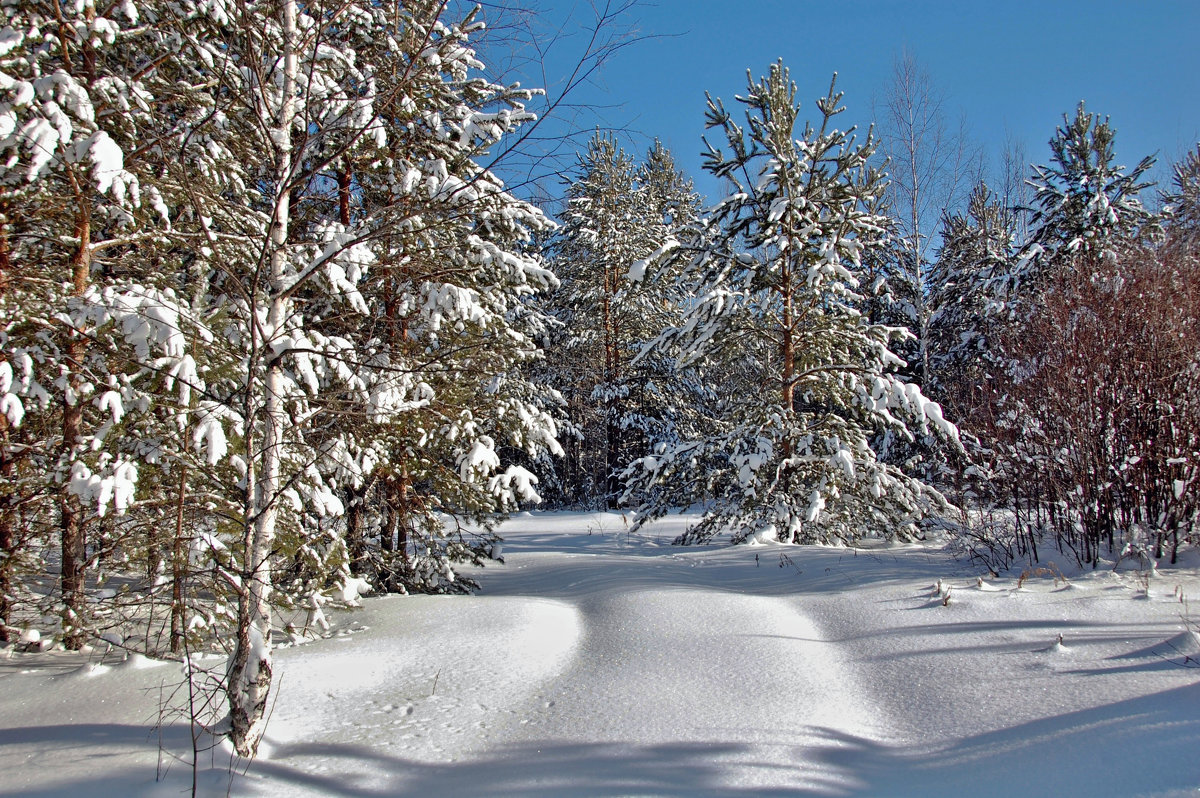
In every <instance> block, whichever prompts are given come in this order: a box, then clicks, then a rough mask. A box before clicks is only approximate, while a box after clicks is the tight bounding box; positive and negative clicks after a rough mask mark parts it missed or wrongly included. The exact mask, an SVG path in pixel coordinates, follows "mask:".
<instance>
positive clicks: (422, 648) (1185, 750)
mask: <svg viewBox="0 0 1200 798" xmlns="http://www.w3.org/2000/svg"><path fill="white" fill-rule="evenodd" d="M684 523H685V521H684V520H683V519H679V518H675V519H669V520H666V521H663V522H660V523H659V524H657V525H655V526H652V527H650V528H648V529H647V530H643V531H642V532H640V533H638V534H636V535H631V534H629V533H628V531H627V527H626V526H625V525H624V522H623V519H622V517H621V516H620V515H616V514H599V513H597V514H566V513H547V514H532V515H531V514H522V515H521V516H518V517H517V518H514V519H513V520H511V521H510V522H509V523H508V524H506V525H505V526H504V527H503V529H502V533H503V534H504V536H505V538H506V544H505V549H504V554H505V559H506V564H505V565H495V566H492V567H489V568H487V569H485V570H483V571H482V572H480V573H476V574H474V576H475V577H476V578H478V579H479V580H480V581H481V582H482V585H483V590H482V591H481V592H480V594H479V595H477V596H474V597H432V596H415V597H387V598H379V599H371V600H367V601H366V602H365V606H364V607H363V608H362V609H360V610H349V611H346V612H343V613H340V614H336V615H334V616H333V621H334V629H333V631H332V632H331V635H330V636H329V637H328V638H327V639H321V640H317V641H314V642H312V643H308V644H305V645H302V646H298V647H294V648H284V649H281V650H279V651H278V666H277V671H278V673H279V674H280V675H281V678H280V681H279V683H278V685H277V687H276V690H277V702H276V704H275V707H274V710H273V715H272V718H271V722H270V726H269V727H268V732H267V740H266V744H265V745H264V748H263V751H262V756H261V757H260V758H259V759H258V760H256V761H255V762H254V763H252V764H250V765H249V767H248V769H247V768H246V765H245V763H241V764H240V765H238V768H239V772H240V771H241V770H243V769H244V770H245V773H244V775H239V776H236V777H233V778H232V779H231V777H230V776H229V775H228V767H229V760H228V755H227V754H226V753H224V752H222V751H220V750H218V751H209V752H207V753H205V754H204V755H203V756H202V757H201V759H202V763H201V766H200V768H199V772H198V776H197V778H198V792H199V793H200V794H213V795H224V794H226V792H227V791H228V790H230V789H231V791H232V794H233V795H239V796H241V795H246V796H249V795H262V796H288V795H295V796H385V795H386V796H421V797H422V798H428V797H429V796H459V795H463V796H469V795H480V796H513V797H514V798H515V796H534V797H535V798H536V797H538V796H546V797H548V796H570V795H587V796H625V795H669V796H719V795H745V796H805V795H830V796H875V795H885V796H886V795H895V796H924V797H925V798H928V796H930V795H972V796H993V795H994V796H1006V795H1058V796H1070V795H1080V796H1139V795H1144V796H1183V795H1200V789H1197V788H1200V756H1197V752H1200V642H1198V641H1197V638H1196V636H1195V635H1193V634H1192V632H1191V630H1190V629H1189V623H1188V619H1189V618H1192V617H1194V618H1195V619H1196V620H1197V621H1200V612H1197V613H1196V615H1195V616H1192V615H1190V613H1189V606H1188V604H1187V597H1188V596H1189V595H1193V594H1194V595H1197V596H1200V558H1197V557H1192V558H1191V559H1190V560H1188V561H1185V562H1184V563H1183V564H1182V565H1181V566H1177V567H1173V568H1167V567H1165V566H1163V567H1162V568H1161V570H1159V571H1158V572H1157V573H1155V574H1153V575H1150V576H1149V578H1148V580H1147V579H1146V574H1145V573H1144V572H1139V571H1138V570H1137V569H1136V568H1133V567H1132V566H1131V567H1125V566H1124V565H1123V566H1122V568H1121V569H1120V570H1119V571H1117V572H1114V571H1113V570H1112V569H1111V568H1108V569H1102V570H1098V571H1095V572H1091V571H1089V572H1086V573H1078V574H1076V573H1074V572H1070V571H1069V572H1068V576H1069V577H1070V578H1069V581H1063V580H1061V579H1058V578H1057V575H1056V574H1055V573H1054V572H1053V571H1051V570H1050V569H1046V570H1045V571H1043V572H1042V573H1037V574H1031V575H1028V576H1027V577H1026V578H1025V579H1024V580H1022V579H1020V574H1019V573H1017V572H1014V573H1010V574H1004V575H1002V576H1000V577H997V578H992V577H990V576H985V578H984V579H982V580H981V579H980V578H979V576H980V574H981V573H982V572H981V571H980V570H979V569H978V568H973V567H971V566H969V565H967V564H966V563H963V562H959V561H956V560H954V559H953V558H952V557H950V556H949V555H947V554H946V553H944V552H943V551H940V550H938V549H935V548H927V547H923V546H912V545H910V546H883V545H879V546H872V547H869V548H858V549H848V548H828V547H802V546H783V545H758V546H739V547H727V546H707V547H696V548H679V547H673V546H671V545H669V544H670V540H671V539H672V538H673V537H674V536H675V535H676V534H678V533H679V532H680V531H681V530H682V528H683V525H684ZM1047 559H1054V558H1047ZM1059 564H1060V565H1062V564H1063V563H1062V561H1061V559H1060V560H1059ZM1147 587H1148V591H1147ZM947 592H948V594H949V599H948V600H947V599H946V595H947ZM1181 596H1182V599H1183V600H1182V601H1181ZM1060 636H1061V639H1060ZM113 659H114V658H113V657H112V656H111V655H110V657H109V658H108V660H106V661H111V660H113ZM97 661H98V655H93V656H92V658H91V659H90V660H89V661H88V662H87V663H84V664H83V665H81V662H82V660H81V659H80V658H79V655H68V654H65V653H62V652H49V653H46V654H39V655H32V654H19V653H14V652H12V651H9V652H7V654H3V653H0V795H33V796H48V795H73V794H78V793H83V792H87V793H88V794H89V795H92V796H107V795H112V796H125V795H148V796H170V795H179V794H183V793H186V792H188V791H189V790H190V789H191V784H192V782H191V779H192V771H191V769H190V767H189V766H188V764H187V762H189V761H190V740H189V737H188V732H187V726H186V725H179V724H174V725H168V726H167V728H165V729H163V730H162V731H161V732H160V731H157V730H155V729H154V725H155V720H156V718H157V716H158V713H159V710H158V707H159V706H160V703H162V701H163V698H164V696H165V695H166V694H167V692H168V691H169V690H170V689H171V686H172V685H173V684H175V683H177V682H178V681H179V674H180V666H179V665H178V664H161V663H159V664H156V663H151V662H147V661H145V660H140V659H136V658H135V659H133V660H130V661H127V662H122V663H116V664H112V665H108V664H100V665H96V664H95V663H96V662H97ZM218 666H219V663H218ZM201 742H202V743H203V741H201ZM173 757H174V758H173ZM163 770H165V771H166V775H165V776H164V777H162V778H161V779H159V780H157V781H156V778H157V776H158V774H159V772H160V771H163Z"/></svg>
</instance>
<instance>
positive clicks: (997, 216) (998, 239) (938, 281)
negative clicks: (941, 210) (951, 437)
mask: <svg viewBox="0 0 1200 798" xmlns="http://www.w3.org/2000/svg"><path fill="white" fill-rule="evenodd" d="M1011 218H1012V215H1011V214H1010V213H1009V212H1008V211H1007V209H1006V208H1004V207H1003V206H1002V205H1001V203H1000V202H999V200H998V198H997V197H996V196H995V195H994V194H993V193H992V192H991V190H990V189H989V188H988V187H987V185H986V184H985V183H979V184H978V185H977V186H976V187H975V189H974V190H973V191H972V192H971V197H970V199H969V200H968V201H967V208H966V211H965V212H964V213H953V214H947V215H946V216H944V217H943V219H942V232H941V238H942V246H941V249H940V250H939V252H938V256H937V261H936V263H935V265H934V270H933V274H932V277H933V280H932V284H933V286H934V290H933V293H932V295H931V296H930V298H929V306H930V308H931V313H932V315H931V317H930V322H929V335H930V340H929V353H930V365H931V367H932V368H931V375H932V378H933V383H932V384H931V385H930V386H929V389H928V393H929V394H930V395H931V396H933V397H934V398H936V399H938V401H939V402H941V403H942V405H943V406H944V407H945V408H946V409H947V410H948V411H949V412H950V414H951V416H952V417H953V418H954V419H956V420H958V422H959V424H960V425H961V424H962V419H964V418H966V417H967V416H968V415H970V414H971V413H972V411H973V410H977V409H981V408H982V406H983V405H985V404H987V402H986V401H985V397H986V396H987V394H988V391H989V389H988V383H989V381H990V379H991V371H992V370H993V369H994V368H995V367H996V363H995V362H994V360H995V357H996V356H997V352H996V351H995V350H996V347H997V345H998V342H997V341H996V340H995V336H994V334H993V331H992V327H993V324H994V323H995V320H994V318H993V317H994V315H995V313H996V307H997V304H998V303H997V297H996V291H997V288H998V285H999V282H1000V280H1002V278H1003V277H1004V275H1006V274H1007V273H1008V270H1009V268H1010V267H1011V265H1012V262H1013V255H1014V235H1013V232H1012V230H1010V229H1009V226H1008V223H1009V220H1010V219H1011Z"/></svg>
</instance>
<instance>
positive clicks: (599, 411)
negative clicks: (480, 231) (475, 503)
mask: <svg viewBox="0 0 1200 798" xmlns="http://www.w3.org/2000/svg"><path fill="white" fill-rule="evenodd" d="M567 200H568V201H567V209H566V211H565V213H564V215H563V216H564V224H563V227H562V230H561V231H560V232H559V234H558V235H557V236H555V238H554V239H553V241H552V244H551V250H550V251H551V256H552V265H553V267H554V270H555V272H556V274H557V276H558V277H559V279H560V280H561V281H562V287H561V288H560V289H559V290H558V292H556V293H555V294H554V295H553V297H551V298H550V300H549V302H548V306H549V307H550V309H551V312H552V314H553V315H554V316H555V317H556V318H557V319H558V321H559V322H560V324H561V333H560V337H559V341H560V343H559V345H558V347H557V348H556V349H552V351H551V353H550V359H551V362H550V364H549V369H548V371H549V376H550V378H551V380H552V381H553V383H554V384H555V385H557V386H558V387H559V388H560V390H561V391H562V393H563V395H564V397H565V399H566V403H567V413H568V420H569V421H568V424H569V425H568V431H569V434H570V435H572V436H573V437H574V442H573V443H572V444H571V445H569V446H568V456H567V462H566V463H565V468H566V471H567V473H565V474H564V479H563V484H564V485H565V486H566V488H567V495H568V496H569V497H571V498H573V499H574V500H581V499H586V498H589V497H592V496H594V497H598V498H602V500H603V502H604V504H605V505H606V506H608V507H610V508H611V507H616V506H617V502H618V499H619V497H620V495H621V493H622V491H623V487H622V486H621V484H620V472H621V470H622V469H623V468H624V467H625V465H626V464H627V463H628V462H629V460H630V459H632V458H633V457H634V456H636V455H637V454H639V453H640V452H641V451H642V450H643V449H644V447H645V445H646V441H647V439H648V436H649V437H653V436H655V435H657V434H661V431H662V430H661V424H662V423H663V419H662V417H661V410H660V408H662V407H664V406H666V405H667V403H666V402H665V401H664V398H665V394H666V393H667V392H669V391H671V390H672V386H671V381H670V379H668V378H667V375H665V374H663V373H662V369H661V365H662V364H661V363H657V362H656V361H655V360H654V359H653V358H647V359H643V360H641V361H638V362H636V363H635V362H634V358H635V356H636V355H637V354H638V352H639V351H640V349H641V347H642V346H643V344H645V343H646V342H647V341H648V340H650V339H652V338H653V337H654V336H655V335H657V334H658V332H659V331H660V330H661V329H662V328H663V327H665V326H668V324H670V323H671V321H672V320H673V319H674V318H675V317H677V316H678V314H679V313H680V312H681V308H682V303H683V298H682V297H681V296H679V295H678V293H677V286H676V283H675V281H674V280H673V279H671V275H669V274H668V275H664V274H657V275H655V278H654V279H652V280H646V279H643V272H644V267H643V266H641V265H640V264H641V262H642V261H643V260H644V259H646V258H648V257H650V256H651V255H653V254H654V252H655V251H656V250H657V249H659V248H662V247H663V246H664V245H667V246H669V245H670V244H669V242H672V241H673V240H674V236H675V234H676V232H677V231H678V230H680V229H682V228H683V227H685V226H686V225H688V224H690V223H692V222H693V221H694V219H695V216H696V213H697V204H698V199H697V196H696V194H695V192H694V190H693V189H692V186H691V182H690V181H688V180H687V179H686V178H685V177H684V176H683V175H681V174H680V173H679V171H678V170H677V169H676V168H675V163H674V161H673V159H672V158H671V156H670V153H668V152H667V150H666V149H665V148H664V147H662V145H661V144H659V143H655V145H654V147H653V148H652V149H651V150H650V151H649V153H648V155H647V157H646V160H645V162H644V163H642V164H640V165H639V164H638V163H636V162H635V161H634V159H633V158H632V157H631V156H630V155H628V154H627V153H625V152H624V151H623V150H622V149H621V148H620V147H618V146H617V144H616V141H615V140H614V139H613V138H612V137H611V136H609V135H606V134H601V133H597V134H596V136H595V137H593V139H592V141H591V142H590V143H589V145H588V149H587V151H586V152H585V153H584V154H583V155H582V156H581V157H580V163H579V168H578V176H577V177H576V178H575V179H574V180H572V181H571V183H570V184H569V186H568V189H567ZM673 292H675V293H673Z"/></svg>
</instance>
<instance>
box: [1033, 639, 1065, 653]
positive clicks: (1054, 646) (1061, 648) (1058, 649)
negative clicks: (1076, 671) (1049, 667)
mask: <svg viewBox="0 0 1200 798" xmlns="http://www.w3.org/2000/svg"><path fill="white" fill-rule="evenodd" d="M1038 650H1039V651H1044V652H1046V653H1048V654H1070V653H1072V651H1071V647H1070V646H1068V645H1067V644H1066V643H1064V642H1063V636H1062V635H1059V636H1058V639H1057V640H1055V641H1054V642H1053V643H1051V644H1050V645H1049V646H1048V647H1047V648H1042V649H1038Z"/></svg>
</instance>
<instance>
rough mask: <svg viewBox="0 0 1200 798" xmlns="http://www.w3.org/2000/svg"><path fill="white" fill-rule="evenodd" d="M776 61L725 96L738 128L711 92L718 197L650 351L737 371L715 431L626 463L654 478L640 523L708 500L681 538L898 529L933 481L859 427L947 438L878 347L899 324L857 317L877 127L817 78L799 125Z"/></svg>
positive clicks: (821, 537)
mask: <svg viewBox="0 0 1200 798" xmlns="http://www.w3.org/2000/svg"><path fill="white" fill-rule="evenodd" d="M795 94H796V88H795V84H793V83H792V82H791V80H790V78H789V74H788V71H787V70H786V69H785V68H784V67H783V65H782V63H776V64H774V65H772V67H771V69H770V72H769V73H768V75H767V77H766V78H763V79H761V80H760V81H759V82H757V83H756V82H754V81H753V79H750V80H749V86H748V90H747V93H746V95H745V96H744V97H739V98H738V100H739V101H740V102H741V103H742V104H743V105H745V106H746V112H745V120H746V121H745V127H744V128H743V126H742V125H740V124H739V123H738V122H736V121H735V120H734V119H733V116H732V115H731V114H730V113H729V112H728V111H726V110H725V108H724V106H723V105H722V104H721V102H720V101H719V100H714V99H712V98H709V102H708V110H707V127H709V128H710V129H717V130H719V131H720V132H721V134H723V135H724V137H725V139H726V143H727V145H728V152H724V151H722V150H719V149H717V148H715V147H713V146H712V145H711V144H710V145H709V153H708V159H707V162H706V164H705V168H706V169H707V170H708V171H710V172H711V173H712V174H713V175H715V176H716V177H718V178H721V179H724V180H727V181H728V184H729V185H730V194H729V196H728V197H727V198H726V199H725V200H723V201H722V202H721V203H719V204H718V205H717V206H716V207H715V208H714V209H713V210H712V211H711V214H710V216H709V218H708V219H707V220H706V222H705V224H706V226H707V227H708V233H707V235H705V236H703V237H702V238H701V239H700V240H701V241H704V242H705V243H704V244H703V245H702V246H699V247H698V248H697V251H695V252H694V253H692V257H691V259H690V262H689V263H688V265H687V266H686V271H685V276H684V279H685V280H686V281H687V284H688V288H689V290H690V291H691V292H692V295H693V296H694V297H695V299H694V301H693V303H692V304H691V306H690V307H689V308H688V309H687V313H686V316H685V318H684V320H683V322H682V323H681V324H679V325H677V326H674V327H672V328H670V329H668V330H666V331H665V332H664V333H663V334H662V335H661V336H660V337H659V338H658V340H657V342H656V347H658V348H666V349H668V350H669V351H671V352H672V353H674V354H675V355H676V356H677V358H678V360H679V362H680V363H681V364H684V365H687V364H694V365H695V366H697V367H698V368H699V369H701V370H708V369H709V368H710V367H717V368H726V369H733V370H735V371H737V372H740V373H741V376H742V379H743V380H745V382H744V383H741V384H739V385H737V386H729V385H726V386H724V387H723V390H722V397H723V401H722V402H721V403H720V404H719V405H718V406H717V407H716V414H717V417H716V418H715V419H714V420H713V421H714V423H713V424H712V428H711V429H712V432H711V434H710V435H709V436H707V437H703V438H693V439H689V440H681V441H678V442H676V443H673V444H662V445H659V446H658V447H656V449H655V450H654V452H653V453H652V454H650V455H647V456H646V457H643V458H641V459H640V460H638V461H636V462H635V463H634V464H632V465H631V466H630V467H629V469H628V470H627V472H626V477H627V479H628V480H629V482H630V484H631V485H633V486H635V487H636V486H639V485H646V486H650V485H655V484H658V485H660V486H665V489H663V490H659V491H656V492H653V493H651V494H650V495H651V499H650V501H648V502H647V504H646V505H644V506H643V507H642V508H641V509H640V512H639V515H638V519H639V523H640V522H644V521H645V520H647V519H649V518H652V517H655V516H659V515H662V514H663V513H665V512H666V511H667V510H668V509H669V508H670V506H671V505H672V504H673V505H674V506H678V505H679V504H686V503H688V502H692V501H706V502H707V512H706V514H705V516H704V518H703V519H702V520H701V521H700V522H699V523H698V524H697V525H696V526H694V527H693V528H691V529H689V530H688V531H687V532H686V533H685V534H684V535H682V536H681V538H680V542H693V541H703V540H708V539H711V538H712V537H713V536H715V535H717V534H718V533H720V532H722V531H729V532H731V533H732V536H733V539H734V540H735V541H740V540H745V539H747V538H749V537H751V536H763V537H770V538H772V539H779V540H785V541H799V542H811V541H832V540H844V541H852V540H857V539H859V538H860V537H863V536H873V535H880V536H887V537H894V536H900V537H903V536H908V535H913V534H916V527H915V524H916V523H917V521H919V520H920V519H921V518H922V517H923V516H924V515H925V514H926V513H927V512H929V511H930V510H931V509H932V508H934V507H936V506H939V505H941V504H942V500H941V497H940V495H939V494H938V493H937V492H936V491H934V490H933V489H931V488H929V487H927V486H926V485H924V484H923V483H921V482H920V481H918V480H916V479H913V478H911V477H909V476H906V475H905V474H904V473H902V472H901V471H900V470H899V469H898V468H896V467H894V466H891V465H888V464H886V463H883V462H881V461H880V460H879V458H878V457H877V456H876V453H875V452H874V451H873V450H872V449H871V446H870V438H871V435H872V434H873V433H874V432H875V431H877V430H880V429H884V428H891V429H894V430H896V431H897V432H898V433H899V434H901V435H910V434H911V429H910V427H909V426H908V423H909V422H912V423H915V424H916V425H918V426H919V427H921V428H926V427H927V426H928V425H934V426H937V427H938V428H939V429H940V430H941V432H942V433H944V434H946V435H950V436H953V435H955V432H956V431H955V429H954V428H953V426H952V425H950V424H948V423H946V422H945V421H944V420H943V419H942V416H941V412H940V408H939V407H938V406H937V405H936V404H935V403H933V402H930V401H929V400H927V399H926V398H925V397H924V396H923V395H922V394H921V392H920V390H919V389H918V388H917V387H916V386H915V385H911V384H907V383H905V382H904V381H903V380H902V379H900V378H899V377H897V376H896V374H895V373H894V372H895V369H896V368H897V367H898V366H900V365H902V364H903V362H902V361H900V360H899V358H897V357H896V356H895V355H893V354H892V353H891V351H890V350H889V349H888V344H889V342H890V341H891V340H893V339H894V338H896V337H898V336H902V335H904V331H902V330H897V329H895V328H890V327H887V326H884V325H881V324H872V323H870V322H869V321H868V320H867V319H866V318H865V317H864V316H863V314H862V313H860V312H859V311H858V310H856V309H855V307H854V304H855V303H856V302H858V301H859V299H860V297H859V295H858V294H856V293H855V289H856V288H857V287H858V282H857V280H856V279H855V277H854V274H853V270H854V269H856V268H857V267H858V266H859V264H860V263H861V260H862V256H863V252H864V251H865V250H866V249H868V248H869V247H871V246H874V245H876V244H877V243H878V242H879V239H880V237H881V234H882V232H883V228H884V221H883V220H882V219H880V218H878V217H877V216H876V215H875V214H873V213H872V212H871V210H870V207H871V204H872V201H873V200H874V198H875V197H877V196H878V194H879V193H880V192H881V191H882V189H883V177H882V175H880V174H879V173H878V172H877V171H876V170H874V169H873V168H872V167H871V166H870V163H869V161H870V157H871V154H872V152H873V150H874V141H873V140H872V138H871V136H870V135H868V136H867V139H866V141H864V142H861V143H859V142H857V141H856V140H855V138H854V134H853V131H852V130H851V131H842V130H838V129H837V128H836V127H835V126H834V124H833V120H834V118H835V117H836V116H837V114H838V113H840V112H841V111H842V110H843V109H842V107H841V106H840V102H841V94H840V93H837V92H835V90H834V86H833V84H832V83H831V85H830V90H829V93H828V94H827V95H826V96H824V97H823V98H821V99H819V100H818V101H817V109H818V111H819V114H820V117H819V124H818V126H817V127H815V128H814V127H813V126H812V125H806V126H805V127H804V129H803V132H802V133H801V136H800V137H799V138H796V137H795V134H796V124H797V119H798V116H799V113H800V108H799V106H798V105H797V104H796V101H795Z"/></svg>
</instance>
